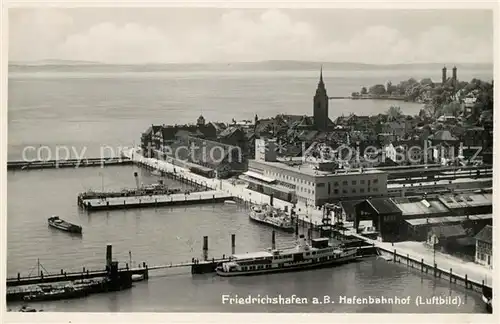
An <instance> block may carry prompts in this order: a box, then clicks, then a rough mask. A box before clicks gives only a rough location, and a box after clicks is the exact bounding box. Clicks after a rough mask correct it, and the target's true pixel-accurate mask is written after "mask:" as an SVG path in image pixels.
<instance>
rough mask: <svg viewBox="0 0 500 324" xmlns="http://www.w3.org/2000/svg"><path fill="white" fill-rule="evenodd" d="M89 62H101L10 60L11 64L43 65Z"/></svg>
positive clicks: (83, 62)
mask: <svg viewBox="0 0 500 324" xmlns="http://www.w3.org/2000/svg"><path fill="white" fill-rule="evenodd" d="M89 64H102V63H100V62H92V61H74V60H39V61H11V62H9V65H11V66H16V65H20V66H43V65H89Z"/></svg>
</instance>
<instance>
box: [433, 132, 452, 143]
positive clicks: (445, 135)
mask: <svg viewBox="0 0 500 324" xmlns="http://www.w3.org/2000/svg"><path fill="white" fill-rule="evenodd" d="M430 138H432V139H433V140H437V141H456V140H457V139H456V138H455V137H453V136H452V135H451V133H450V131H448V130H440V131H437V132H436V133H434V134H433V135H431V136H430Z"/></svg>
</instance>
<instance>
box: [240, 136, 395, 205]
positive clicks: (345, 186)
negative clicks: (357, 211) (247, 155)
mask: <svg viewBox="0 0 500 324" xmlns="http://www.w3.org/2000/svg"><path fill="white" fill-rule="evenodd" d="M255 143H256V144H255V159H253V160H249V161H248V171H249V172H247V173H245V174H244V179H245V180H247V181H248V182H249V183H250V188H251V189H254V190H256V191H259V192H264V193H266V194H272V195H274V196H276V197H280V198H282V199H283V198H284V199H285V200H288V201H293V200H296V201H300V202H302V203H305V204H307V205H309V206H317V205H323V204H325V203H327V202H337V201H340V200H346V199H352V198H360V197H374V196H383V195H385V194H386V193H387V173H385V172H383V171H379V170H363V169H362V168H360V169H354V170H348V169H338V168H337V166H338V164H337V162H335V161H333V160H322V159H318V158H314V157H307V158H298V159H290V158H289V159H286V158H278V156H277V151H278V150H279V148H278V147H277V145H278V144H277V143H276V141H275V140H268V139H258V140H256V142H255Z"/></svg>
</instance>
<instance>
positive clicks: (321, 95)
mask: <svg viewBox="0 0 500 324" xmlns="http://www.w3.org/2000/svg"><path fill="white" fill-rule="evenodd" d="M313 112H314V126H315V127H316V129H317V130H323V131H324V130H327V128H328V95H327V94H326V88H325V83H324V82H323V66H322V67H321V70H320V74H319V83H318V87H317V88H316V94H315V95H314V110H313Z"/></svg>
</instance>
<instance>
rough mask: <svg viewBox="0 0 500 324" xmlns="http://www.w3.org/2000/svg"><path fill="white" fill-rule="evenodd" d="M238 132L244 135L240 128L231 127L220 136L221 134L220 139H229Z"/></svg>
mask: <svg viewBox="0 0 500 324" xmlns="http://www.w3.org/2000/svg"><path fill="white" fill-rule="evenodd" d="M237 132H240V133H241V135H244V133H243V131H242V130H241V128H240V127H238V126H229V127H228V128H226V129H225V130H223V131H222V132H221V133H220V134H219V136H218V137H219V138H227V137H231V136H232V135H233V134H234V133H237Z"/></svg>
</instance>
